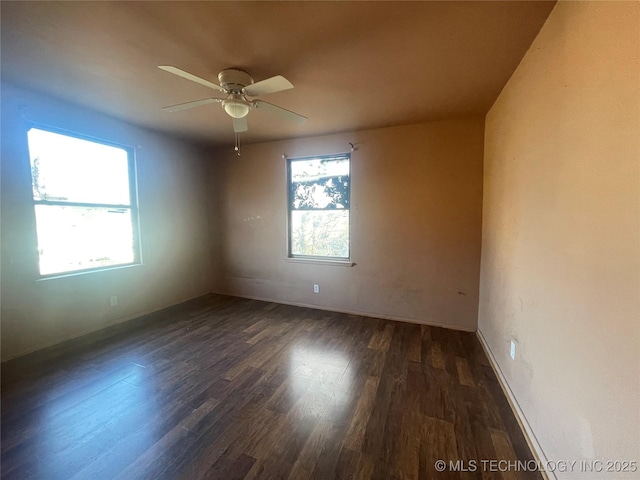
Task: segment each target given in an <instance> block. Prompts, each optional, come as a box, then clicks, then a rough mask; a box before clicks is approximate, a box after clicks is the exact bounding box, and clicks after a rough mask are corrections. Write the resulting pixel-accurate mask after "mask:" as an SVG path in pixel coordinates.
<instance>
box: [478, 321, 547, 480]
mask: <svg viewBox="0 0 640 480" xmlns="http://www.w3.org/2000/svg"><path fill="white" fill-rule="evenodd" d="M476 336H477V337H478V340H479V341H480V345H482V348H483V350H484V353H485V354H486V355H487V358H488V359H489V363H490V364H491V368H493V371H494V372H495V374H496V377H498V383H500V387H501V388H502V391H503V392H504V394H505V396H506V397H507V401H508V402H509V406H510V407H511V410H512V411H513V414H514V415H515V417H516V420H517V421H518V425H520V430H522V434H523V435H524V438H525V440H526V441H527V444H528V445H529V449H530V450H531V452H532V453H533V456H534V457H535V460H536V461H537V462H538V465H547V464H548V459H547V456H546V455H545V453H544V450H542V446H541V445H540V442H538V439H537V438H536V435H535V433H534V432H533V430H532V429H531V425H530V424H529V421H528V420H527V417H526V416H525V414H524V412H523V411H522V408H520V404H519V403H518V400H517V399H516V396H515V395H514V393H513V390H511V387H510V386H509V382H507V378H506V377H505V376H504V374H503V373H502V369H501V368H500V365H499V364H498V361H497V360H496V357H495V356H494V355H493V352H492V351H491V348H490V347H489V344H488V343H487V341H486V340H485V338H484V335H483V334H482V332H481V331H480V329H478V330H477V331H476ZM540 473H541V475H542V477H543V478H544V479H545V480H557V478H558V477H556V474H555V472H551V471H541V472H540Z"/></svg>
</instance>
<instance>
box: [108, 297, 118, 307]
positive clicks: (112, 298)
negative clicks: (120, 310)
mask: <svg viewBox="0 0 640 480" xmlns="http://www.w3.org/2000/svg"><path fill="white" fill-rule="evenodd" d="M109 303H110V304H111V306H112V307H115V306H116V305H118V297H117V296H115V295H114V296H113V297H111V298H110V299H109Z"/></svg>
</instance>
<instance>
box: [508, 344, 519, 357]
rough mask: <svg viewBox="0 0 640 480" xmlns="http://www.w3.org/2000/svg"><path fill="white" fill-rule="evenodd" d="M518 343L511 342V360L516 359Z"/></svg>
mask: <svg viewBox="0 0 640 480" xmlns="http://www.w3.org/2000/svg"><path fill="white" fill-rule="evenodd" d="M516 346H517V344H516V341H515V340H511V346H510V348H509V356H510V357H511V360H515V359H516Z"/></svg>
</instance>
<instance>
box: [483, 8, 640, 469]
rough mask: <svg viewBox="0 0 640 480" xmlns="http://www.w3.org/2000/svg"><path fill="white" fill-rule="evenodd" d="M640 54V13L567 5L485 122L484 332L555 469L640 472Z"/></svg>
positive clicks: (558, 11) (557, 10) (638, 10)
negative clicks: (587, 464) (616, 466)
mask: <svg viewBox="0 0 640 480" xmlns="http://www.w3.org/2000/svg"><path fill="white" fill-rule="evenodd" d="M639 53H640V3H638V2H560V3H558V4H557V5H556V7H555V8H554V10H553V11H552V12H551V15H550V16H549V18H548V20H547V22H546V24H545V25H544V27H543V28H542V30H541V31H540V34H539V35H538V37H537V38H536V40H535V41H534V42H533V44H532V45H531V48H530V49H529V51H528V53H527V54H526V55H525V57H524V58H523V60H522V62H521V64H520V66H519V67H518V69H517V70H516V71H515V73H514V74H513V76H512V78H511V79H510V81H509V82H508V84H507V85H506V87H505V88H504V90H503V91H502V93H501V94H500V96H499V98H498V99H497V101H496V102H495V104H494V105H493V107H492V108H491V110H490V111H489V113H488V115H487V118H486V133H485V170H484V210H483V235H482V268H481V280H480V306H479V322H478V323H479V330H480V332H481V334H482V335H483V336H484V338H485V340H486V341H487V343H488V345H489V347H490V348H491V350H492V352H493V354H494V355H495V358H496V359H497V362H498V364H499V366H500V368H501V370H502V372H503V373H504V375H505V377H506V379H507V381H508V383H509V385H510V387H511V389H512V391H513V392H514V394H515V397H516V398H517V401H518V403H519V404H520V407H521V408H522V410H523V412H524V414H525V416H526V418H527V420H528V422H529V424H530V425H531V428H532V429H533V432H534V433H535V435H536V437H537V440H538V441H539V443H540V445H541V447H542V449H543V451H544V453H545V454H546V455H547V457H548V458H549V459H550V460H554V461H557V460H567V461H571V460H576V461H580V460H588V461H592V460H601V461H616V460H620V461H625V460H627V461H636V462H640V388H639V387H640V168H639V163H640V62H639ZM511 338H515V339H517V341H518V342H519V343H518V351H517V357H516V359H515V361H511V359H510V358H509V353H508V352H509V350H508V348H509V341H510V339H511ZM638 468H640V465H639V466H638ZM558 477H561V478H576V479H585V478H621V479H630V478H637V477H638V473H615V472H602V473H598V474H595V475H587V474H586V473H585V472H580V471H576V472H574V473H558Z"/></svg>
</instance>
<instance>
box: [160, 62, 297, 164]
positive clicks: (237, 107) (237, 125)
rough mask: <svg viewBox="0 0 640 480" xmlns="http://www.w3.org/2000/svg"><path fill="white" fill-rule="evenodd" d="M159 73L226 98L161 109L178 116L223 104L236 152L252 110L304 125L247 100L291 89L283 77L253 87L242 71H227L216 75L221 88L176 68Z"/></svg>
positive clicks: (163, 67) (282, 112)
mask: <svg viewBox="0 0 640 480" xmlns="http://www.w3.org/2000/svg"><path fill="white" fill-rule="evenodd" d="M158 68H160V69H161V70H164V71H166V72H169V73H172V74H174V75H177V76H179V77H182V78H184V79H186V80H190V81H192V82H195V83H198V84H200V85H203V86H205V87H208V88H211V89H213V90H218V91H221V92H224V93H226V94H227V97H226V98H206V99H204V100H195V101H193V102H186V103H180V104H178V105H170V106H168V107H163V108H162V109H163V110H165V111H167V112H177V111H180V110H187V109H189V108H195V107H199V106H202V105H208V104H211V103H222V108H223V109H224V111H225V112H226V113H227V114H228V115H229V116H230V117H231V118H232V119H233V131H234V132H235V134H236V148H235V150H236V151H238V133H241V132H246V131H247V129H248V127H247V120H246V117H247V115H248V114H249V112H250V111H251V109H252V108H260V109H263V110H264V111H266V112H270V113H274V114H276V115H278V116H280V117H281V118H283V119H285V120H290V121H293V122H295V123H298V124H302V123H304V122H305V121H306V120H307V118H306V117H304V116H302V115H300V114H298V113H295V112H292V111H290V110H287V109H285V108H282V107H278V106H277V105H273V104H272V103H268V102H265V101H262V100H258V99H249V98H247V97H259V96H262V95H267V94H269V93H275V92H281V91H283V90H289V89H291V88H293V84H292V83H291V82H290V81H289V80H287V79H286V78H284V77H283V76H282V75H276V76H275V77H271V78H267V79H266V80H262V81H260V82H257V83H254V81H253V77H251V75H249V74H248V73H247V72H245V71H243V70H238V69H235V68H229V69H226V70H223V71H221V72H220V73H219V74H218V81H219V82H220V85H216V84H215V83H213V82H210V81H208V80H205V79H204V78H200V77H197V76H196V75H193V74H191V73H189V72H185V71H184V70H181V69H179V68H177V67H173V66H169V65H160V66H158Z"/></svg>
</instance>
